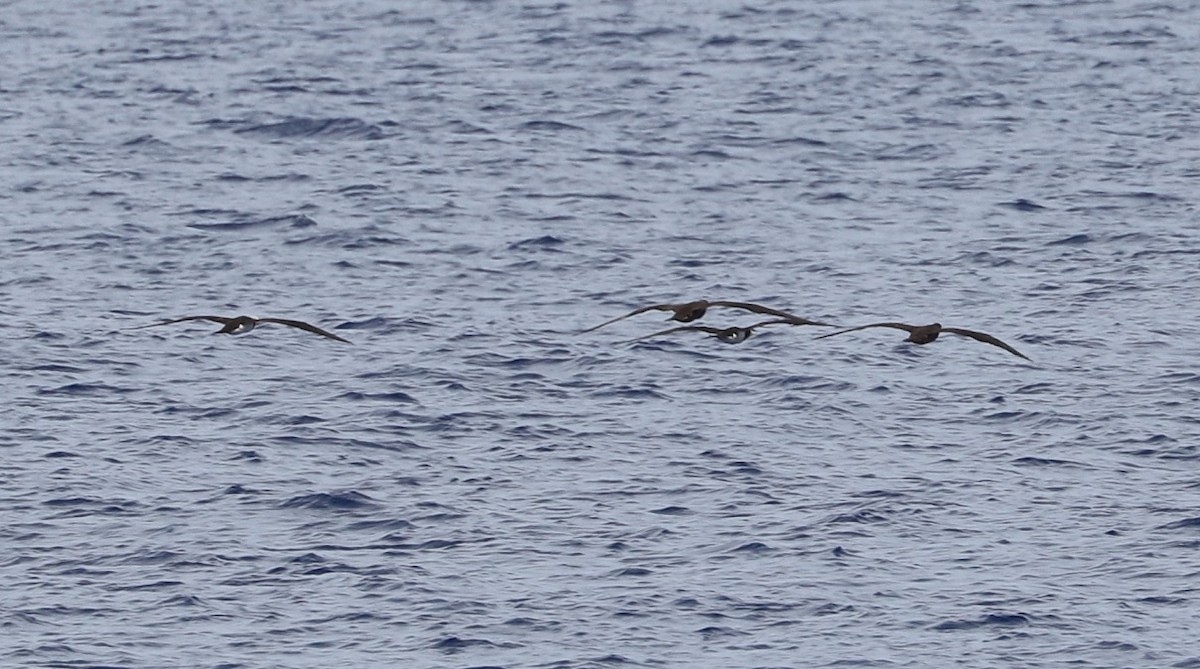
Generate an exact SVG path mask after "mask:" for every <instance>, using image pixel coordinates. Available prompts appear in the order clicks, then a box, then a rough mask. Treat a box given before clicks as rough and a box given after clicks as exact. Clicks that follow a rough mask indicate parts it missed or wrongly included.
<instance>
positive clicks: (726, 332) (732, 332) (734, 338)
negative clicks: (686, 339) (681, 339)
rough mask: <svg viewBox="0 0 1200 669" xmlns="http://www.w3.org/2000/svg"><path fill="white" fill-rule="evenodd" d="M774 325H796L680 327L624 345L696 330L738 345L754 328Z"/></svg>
mask: <svg viewBox="0 0 1200 669" xmlns="http://www.w3.org/2000/svg"><path fill="white" fill-rule="evenodd" d="M775 323H790V324H792V325H797V323H793V322H792V320H791V319H789V318H780V319H777V320H773V321H763V322H761V323H755V324H754V325H751V326H750V327H745V328H741V327H731V328H714V327H709V326H707V325H681V326H679V327H677V328H669V329H666V330H663V331H661V332H655V333H653V334H648V335H645V336H644V337H637V338H636V339H630V340H629V341H627V342H625V343H626V344H629V343H632V342H635V341H641V340H643V339H650V338H651V337H658V336H660V335H665V334H671V333H672V332H681V331H683V330H696V331H698V332H707V333H708V334H710V335H712V336H714V337H716V338H717V339H720V340H721V341H723V342H725V343H726V344H740V343H742V342H744V341H746V340H747V339H749V338H750V335H752V334H754V330H755V329H756V328H761V327H762V326H764V325H774V324H775Z"/></svg>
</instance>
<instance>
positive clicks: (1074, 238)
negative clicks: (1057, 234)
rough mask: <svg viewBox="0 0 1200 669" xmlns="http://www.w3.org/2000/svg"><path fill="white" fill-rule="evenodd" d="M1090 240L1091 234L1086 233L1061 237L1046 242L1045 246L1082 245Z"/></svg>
mask: <svg viewBox="0 0 1200 669" xmlns="http://www.w3.org/2000/svg"><path fill="white" fill-rule="evenodd" d="M1091 242H1092V236H1091V235H1089V234H1086V233H1080V234H1076V235H1071V236H1069V237H1063V238H1061V239H1057V240H1055V241H1052V242H1047V243H1046V246H1083V245H1085V244H1090V243H1091Z"/></svg>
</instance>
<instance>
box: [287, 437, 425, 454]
mask: <svg viewBox="0 0 1200 669" xmlns="http://www.w3.org/2000/svg"><path fill="white" fill-rule="evenodd" d="M270 441H272V442H275V443H279V444H282V445H285V446H306V447H313V448H317V449H320V450H321V451H325V452H337V453H343V454H349V453H353V452H354V451H355V450H359V449H374V450H382V451H392V452H396V453H404V452H408V451H412V450H424V449H425V447H424V446H422V445H420V444H418V443H416V442H413V441H408V440H400V439H388V440H386V441H369V440H366V439H346V438H342V437H332V436H299V435H283V436H278V437H271V438H270Z"/></svg>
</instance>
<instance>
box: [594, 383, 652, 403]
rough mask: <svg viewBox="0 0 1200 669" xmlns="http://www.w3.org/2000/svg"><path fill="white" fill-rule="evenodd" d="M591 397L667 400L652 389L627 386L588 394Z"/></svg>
mask: <svg viewBox="0 0 1200 669" xmlns="http://www.w3.org/2000/svg"><path fill="white" fill-rule="evenodd" d="M589 396H591V397H620V398H623V399H658V400H665V399H669V396H668V395H666V394H665V393H662V392H659V391H657V390H654V389H652V388H631V387H629V386H618V387H615V388H604V389H602V390H596V391H593V392H591V393H589Z"/></svg>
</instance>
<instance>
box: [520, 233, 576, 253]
mask: <svg viewBox="0 0 1200 669" xmlns="http://www.w3.org/2000/svg"><path fill="white" fill-rule="evenodd" d="M564 243H566V242H565V240H563V238H562V237H556V236H554V235H542V236H541V237H531V238H529V239H522V240H521V241H518V242H512V243H511V244H509V245H508V250H509V251H527V250H547V251H549V250H557V249H558V247H560V246H562V245H563V244H564Z"/></svg>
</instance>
